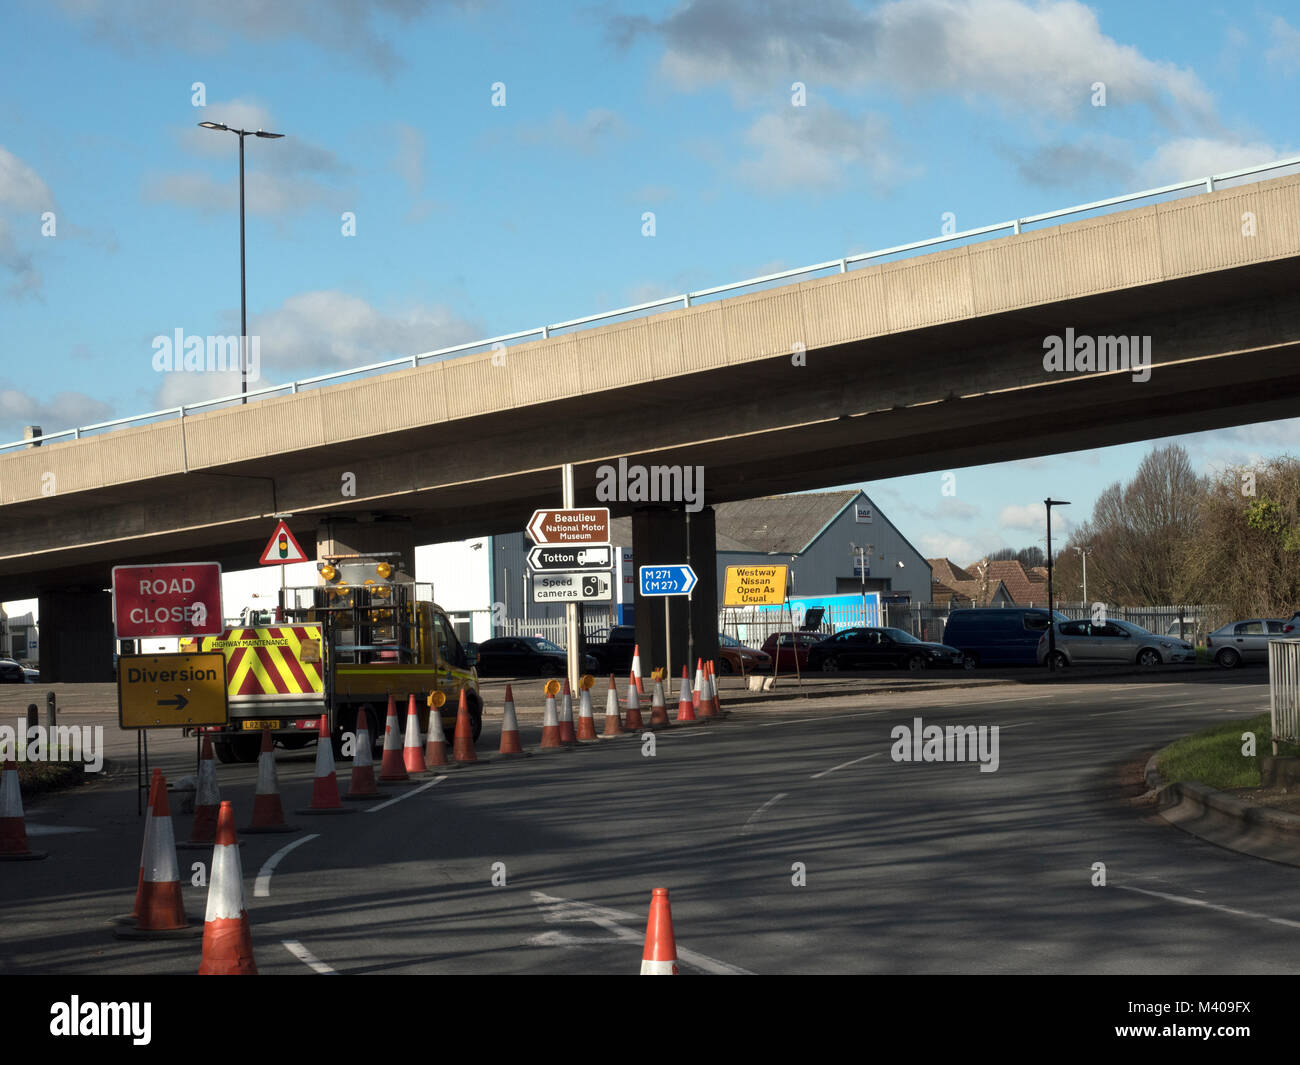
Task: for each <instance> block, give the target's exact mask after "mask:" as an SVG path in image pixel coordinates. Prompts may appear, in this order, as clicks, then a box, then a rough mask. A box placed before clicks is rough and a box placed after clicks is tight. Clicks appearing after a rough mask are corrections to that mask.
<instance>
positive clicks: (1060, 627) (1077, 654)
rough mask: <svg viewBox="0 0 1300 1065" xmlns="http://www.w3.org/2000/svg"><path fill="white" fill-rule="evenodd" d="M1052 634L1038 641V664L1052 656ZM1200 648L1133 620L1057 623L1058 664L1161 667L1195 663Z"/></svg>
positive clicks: (1061, 665) (1058, 666)
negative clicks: (1172, 664) (1050, 646)
mask: <svg viewBox="0 0 1300 1065" xmlns="http://www.w3.org/2000/svg"><path fill="white" fill-rule="evenodd" d="M1047 641H1048V634H1047V633H1046V632H1044V633H1043V635H1042V636H1041V637H1040V638H1039V641H1038V661H1039V664H1040V665H1041V664H1043V663H1045V662H1046V661H1047V655H1048V650H1049V647H1048V642H1047ZM1195 661H1196V648H1194V647H1193V646H1192V645H1191V644H1190V643H1188V642H1187V641H1186V640H1178V639H1175V638H1173V637H1172V636H1157V635H1156V634H1155V633H1154V632H1148V631H1147V630H1146V629H1144V628H1143V627H1142V626H1141V625H1134V624H1133V623H1132V622H1131V621H1117V620H1115V619H1113V618H1112V619H1110V620H1107V621H1103V622H1093V621H1058V622H1056V665H1057V668H1058V669H1059V668H1061V667H1063V666H1071V665H1077V666H1090V665H1117V664H1124V665H1131V664H1137V665H1139V666H1158V665H1161V664H1162V663H1164V662H1195Z"/></svg>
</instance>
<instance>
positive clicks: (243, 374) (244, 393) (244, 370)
mask: <svg viewBox="0 0 1300 1065" xmlns="http://www.w3.org/2000/svg"><path fill="white" fill-rule="evenodd" d="M199 125H200V126H202V127H203V128H204V129H215V130H222V131H225V132H226V133H234V134H236V135H237V136H238V137H239V402H240V403H247V402H248V305H247V300H246V298H245V285H244V138H245V137H263V138H265V139H267V140H275V139H278V138H280V137H283V136H284V134H283V133H267V132H266V130H264V129H258V130H248V129H234V128H232V127H230V126H227V125H226V124H225V123H224V122H200V123H199Z"/></svg>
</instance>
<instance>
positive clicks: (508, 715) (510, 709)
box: [500, 684, 524, 756]
mask: <svg viewBox="0 0 1300 1065" xmlns="http://www.w3.org/2000/svg"><path fill="white" fill-rule="evenodd" d="M500 753H501V754H504V755H507V756H514V755H520V754H523V753H524V745H523V742H522V741H521V740H520V738H519V720H518V718H516V717H515V696H514V692H513V691H511V690H510V685H509V684H507V685H506V708H505V711H504V712H503V713H502V715H501V751H500Z"/></svg>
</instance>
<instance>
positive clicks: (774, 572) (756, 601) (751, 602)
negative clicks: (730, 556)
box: [722, 566, 790, 606]
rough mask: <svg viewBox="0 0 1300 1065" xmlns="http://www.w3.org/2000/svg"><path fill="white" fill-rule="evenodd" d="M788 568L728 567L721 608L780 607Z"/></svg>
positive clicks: (783, 597) (783, 598) (782, 601)
mask: <svg viewBox="0 0 1300 1065" xmlns="http://www.w3.org/2000/svg"><path fill="white" fill-rule="evenodd" d="M789 569H790V567H789V566H728V567H727V583H726V585H725V586H724V589H723V593H722V605H723V606H780V605H781V604H782V603H784V602H785V589H786V574H787V573H788V572H789Z"/></svg>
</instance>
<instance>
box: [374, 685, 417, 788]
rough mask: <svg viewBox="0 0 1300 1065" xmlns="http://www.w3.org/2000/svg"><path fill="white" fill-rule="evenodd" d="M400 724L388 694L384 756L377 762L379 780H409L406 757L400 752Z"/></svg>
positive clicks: (395, 708) (395, 707) (391, 698)
mask: <svg viewBox="0 0 1300 1065" xmlns="http://www.w3.org/2000/svg"><path fill="white" fill-rule="evenodd" d="M400 730H401V725H399V724H398V722H397V706H396V704H395V703H394V702H393V697H392V695H389V696H388V716H387V717H386V718H385V719H384V758H383V761H382V762H380V763H379V779H380V780H381V781H401V780H410V779H411V775H410V774H409V773H408V772H407V771H406V759H405V757H404V756H403V754H402V745H401V740H400V739H399V738H398V737H399V735H400Z"/></svg>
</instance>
